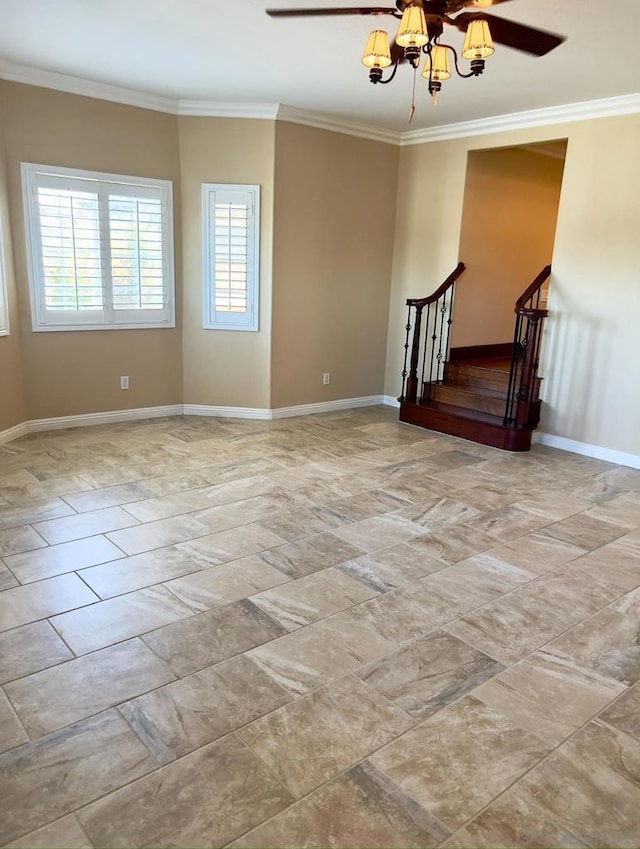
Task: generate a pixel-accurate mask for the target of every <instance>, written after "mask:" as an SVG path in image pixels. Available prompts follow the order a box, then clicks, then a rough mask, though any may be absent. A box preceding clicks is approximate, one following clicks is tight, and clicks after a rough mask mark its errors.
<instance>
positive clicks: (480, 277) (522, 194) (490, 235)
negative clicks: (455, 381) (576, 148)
mask: <svg viewBox="0 0 640 849" xmlns="http://www.w3.org/2000/svg"><path fill="white" fill-rule="evenodd" d="M566 151H567V140H566V139H561V140H555V141H547V142H543V143H540V144H527V145H521V146H518V147H506V148H498V149H492V150H481V151H470V152H469V156H468V161H467V177H466V184H465V192H464V206H463V214H462V225H461V233H460V252H459V256H460V257H461V258H462V259H463V260H464V262H465V265H466V267H467V270H466V272H465V275H464V279H463V281H461V285H460V286H458V289H457V291H456V298H455V304H454V314H453V324H452V328H451V348H452V354H453V357H454V358H455V357H456V351H459V349H470V350H469V351H468V352H467V353H469V354H472V353H473V350H472V349H474V348H477V349H479V350H478V351H477V352H476V353H480V355H482V349H485V351H484V353H485V354H486V353H488V346H496V352H497V351H498V350H499V348H498V347H497V346H501V345H502V346H509V345H511V343H512V342H513V334H514V307H515V302H516V300H517V299H518V298H519V297H520V295H522V293H523V292H524V291H525V289H526V288H527V286H528V285H529V284H530V283H531V281H532V280H534V278H535V277H536V276H537V275H538V274H539V273H540V271H541V270H542V269H543V268H544V267H545V266H546V265H549V264H551V259H552V254H553V245H554V240H555V232H556V223H557V218H558V208H559V204H560V192H561V188H562V177H563V172H564V163H565V157H566ZM547 296H548V281H547V283H546V284H545V286H544V287H543V289H542V291H541V294H540V302H539V305H540V307H541V308H546V304H547ZM461 355H462V352H460V353H458V356H461Z"/></svg>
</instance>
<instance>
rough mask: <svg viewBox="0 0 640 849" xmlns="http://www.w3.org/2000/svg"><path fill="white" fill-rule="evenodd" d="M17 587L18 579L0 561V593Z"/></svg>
mask: <svg viewBox="0 0 640 849" xmlns="http://www.w3.org/2000/svg"><path fill="white" fill-rule="evenodd" d="M17 586H18V579H17V578H16V577H15V575H14V574H13V572H10V571H9V569H8V568H7V567H6V566H5V565H4V563H3V562H2V561H1V560H0V592H2V591H3V590H8V589H10V588H11V587H17Z"/></svg>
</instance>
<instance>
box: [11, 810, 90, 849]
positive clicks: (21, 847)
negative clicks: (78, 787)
mask: <svg viewBox="0 0 640 849" xmlns="http://www.w3.org/2000/svg"><path fill="white" fill-rule="evenodd" d="M6 849H93V847H92V845H91V842H90V841H89V838H88V837H87V835H86V834H85V833H84V831H83V830H82V826H81V825H80V823H79V822H78V818H77V817H76V815H75V814H68V816H66V817H63V818H62V819H60V820H56V822H52V823H49V825H44V826H43V827H42V828H39V829H37V830H36V831H32V832H31V833H30V834H25V836H24V837H19V838H18V840H14V841H13V843H9V844H8V845H7V846H6Z"/></svg>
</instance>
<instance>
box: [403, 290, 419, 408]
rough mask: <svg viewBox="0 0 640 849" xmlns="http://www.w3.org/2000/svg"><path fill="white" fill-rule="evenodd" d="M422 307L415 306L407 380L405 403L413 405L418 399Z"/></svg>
mask: <svg viewBox="0 0 640 849" xmlns="http://www.w3.org/2000/svg"><path fill="white" fill-rule="evenodd" d="M422 309H423V307H422V305H418V306H416V322H415V324H414V326H413V342H412V345H411V364H410V366H409V377H408V378H407V391H406V394H405V401H408V402H409V403H410V404H415V403H416V400H417V398H418V360H419V359H420V329H421V325H422Z"/></svg>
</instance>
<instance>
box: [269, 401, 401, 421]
mask: <svg viewBox="0 0 640 849" xmlns="http://www.w3.org/2000/svg"><path fill="white" fill-rule="evenodd" d="M378 404H384V400H383V396H382V395H366V396H364V397H363V398H342V399H340V400H338V401H320V402H319V403H317V404H299V405H298V406H297V407H276V408H275V409H274V410H270V413H271V418H272V419H289V418H293V417H294V416H310V415H313V414H314V413H332V412H335V411H336V410H352V409H354V408H355V407H373V406H376V405H378Z"/></svg>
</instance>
